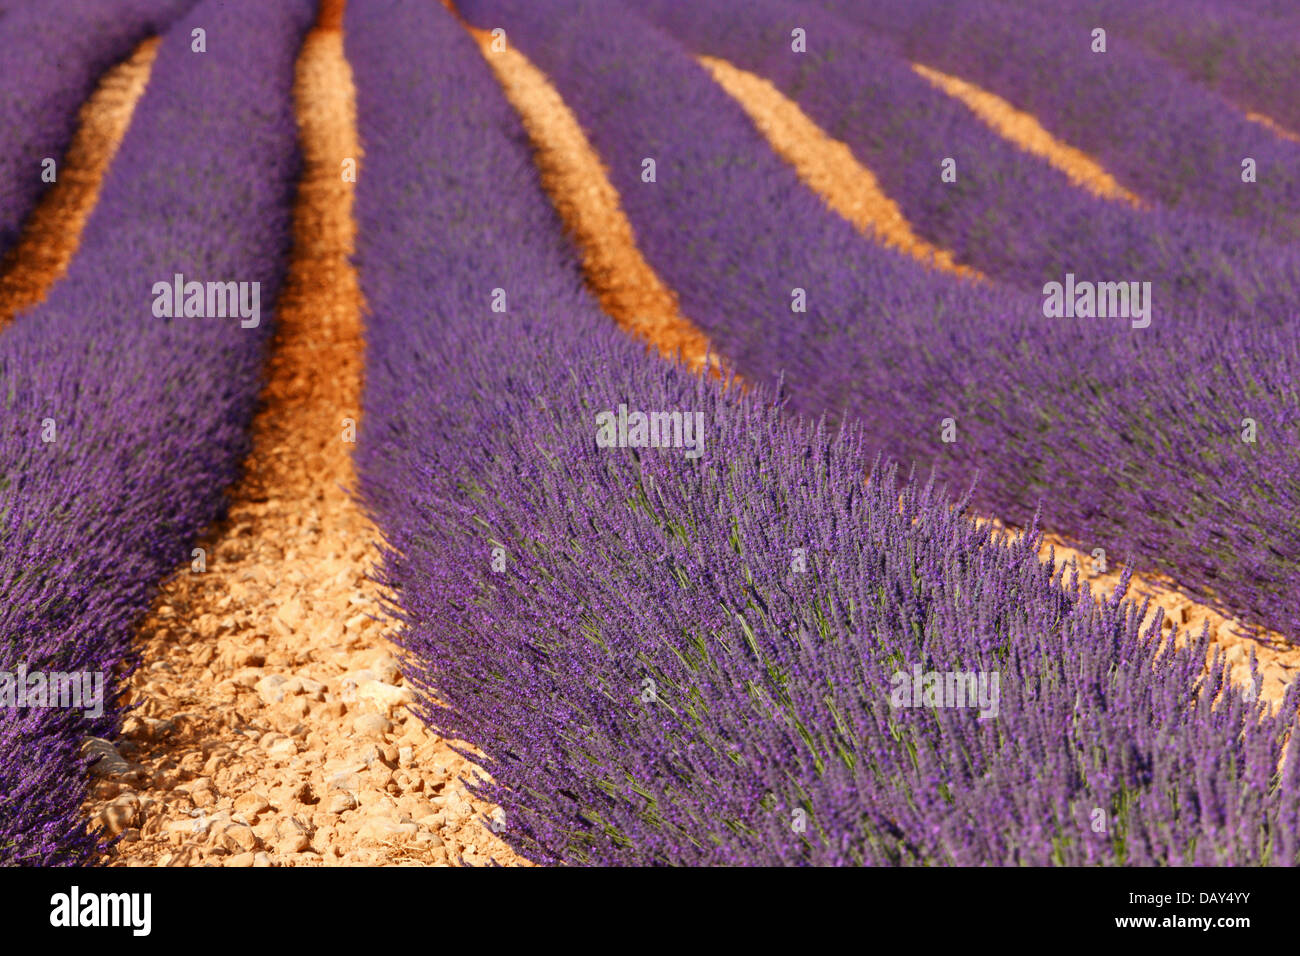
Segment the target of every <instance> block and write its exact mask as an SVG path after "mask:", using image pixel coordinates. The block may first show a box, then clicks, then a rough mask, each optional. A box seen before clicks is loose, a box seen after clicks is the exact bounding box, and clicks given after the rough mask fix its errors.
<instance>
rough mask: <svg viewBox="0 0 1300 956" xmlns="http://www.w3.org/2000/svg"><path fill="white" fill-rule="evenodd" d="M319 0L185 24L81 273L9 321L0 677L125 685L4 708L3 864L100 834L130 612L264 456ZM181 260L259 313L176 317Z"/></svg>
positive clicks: (0, 482)
mask: <svg viewBox="0 0 1300 956" xmlns="http://www.w3.org/2000/svg"><path fill="white" fill-rule="evenodd" d="M313 6H314V4H312V3H311V2H309V0H293V2H286V3H276V4H266V3H262V2H261V0H205V2H203V3H201V4H200V5H199V6H198V7H197V8H196V9H195V10H194V12H193V15H192V16H191V17H190V18H187V19H186V20H183V21H181V22H179V23H178V24H177V25H176V26H175V27H174V28H173V29H171V30H170V31H168V33H167V34H166V35H165V38H164V41H163V43H162V46H161V49H160V51H159V54H158V60H157V65H156V66H155V69H154V73H153V80H152V81H151V82H150V84H149V88H148V90H147V91H146V92H145V94H144V96H143V97H142V98H141V100H140V103H139V106H138V108H137V109H136V112H135V117H134V120H133V122H132V124H131V128H130V130H129V131H128V133H127V135H126V137H125V139H124V141H123V143H122V146H121V150H120V152H119V154H118V157H117V160H116V161H115V163H114V164H113V166H112V168H111V169H110V170H109V172H108V174H107V176H106V178H105V181H104V185H103V190H102V193H101V198H100V201H99V203H98V206H97V208H96V209H95V211H94V213H93V214H92V215H91V217H90V220H89V222H88V223H87V225H86V228H85V232H84V235H83V237H82V241H81V247H80V251H79V253H78V255H77V257H76V258H75V259H74V261H73V263H72V266H71V269H70V270H69V273H68V276H67V278H66V279H64V280H63V281H62V282H60V283H58V284H57V285H56V286H55V287H54V288H53V289H52V290H51V293H50V295H49V298H48V299H47V301H46V302H45V303H43V304H42V305H40V306H38V307H36V308H35V309H32V310H30V311H28V312H26V313H23V314H21V315H19V317H18V318H17V319H16V321H15V323H14V325H13V327H12V328H11V329H9V330H8V331H7V332H5V333H4V335H3V336H0V594H3V595H4V601H3V602H2V603H0V672H8V673H13V672H15V670H16V668H17V667H18V666H19V665H24V666H26V667H27V668H28V670H29V671H37V670H41V671H47V672H48V671H59V672H78V671H87V672H98V673H103V674H105V675H106V680H107V681H108V684H109V690H110V692H111V694H112V698H113V699H110V700H108V701H107V702H106V709H105V712H104V714H103V716H102V717H100V718H99V719H83V717H82V712H81V711H80V710H66V709H65V710H54V709H51V710H40V709H26V710H23V709H17V710H15V709H10V708H0V863H7V864H13V863H32V864H62V863H81V862H85V861H87V860H90V859H92V858H93V857H94V855H95V854H96V852H97V850H98V849H99V848H100V847H101V846H102V844H101V842H100V840H99V839H98V838H97V837H94V836H91V835H88V834H87V833H86V822H85V820H84V818H83V817H82V815H81V812H80V804H81V802H82V800H83V799H84V798H85V795H86V785H85V769H86V761H85V760H84V759H82V758H81V757H80V754H79V750H80V746H81V744H82V741H83V739H84V738H85V737H86V736H87V735H88V734H89V735H94V736H100V737H103V736H109V735H111V734H112V733H113V732H114V731H115V730H116V728H117V726H118V722H119V718H120V705H119V702H118V701H117V699H116V686H115V681H114V680H113V678H114V675H119V676H120V675H123V674H125V673H126V672H128V671H129V670H130V668H131V667H132V666H133V665H134V663H135V661H134V657H133V651H132V648H131V636H132V630H133V626H134V625H135V624H136V623H137V622H138V620H139V619H140V617H141V616H142V614H143V613H144V611H145V610H146V609H147V607H148V605H149V602H150V599H151V597H152V595H153V594H154V593H155V588H156V585H157V583H158V582H159V581H160V580H161V579H162V578H163V576H164V575H166V574H168V573H170V572H172V571H173V570H174V569H175V568H176V567H178V566H181V565H183V564H185V563H186V562H188V561H189V559H190V542H191V541H192V540H193V538H194V537H195V535H196V534H197V533H198V532H199V530H200V529H202V528H203V527H204V525H206V524H207V523H208V522H210V521H212V520H213V519H214V518H215V517H217V515H218V513H219V512H220V510H221V507H222V504H223V491H224V489H225V487H226V486H227V485H228V484H229V483H230V481H231V480H232V479H233V478H234V477H235V476H236V472H237V468H238V466H239V462H240V460H241V459H242V457H243V456H244V454H245V453H246V451H247V448H248V436H247V426H248V423H249V421H250V418H251V416H252V412H253V407H254V403H255V401H256V398H257V394H258V390H259V386H260V383H261V381H262V362H263V356H264V353H265V347H266V342H267V338H268V334H269V331H270V322H269V320H268V318H267V316H266V314H265V313H266V312H267V311H269V308H270V305H271V303H272V302H273V301H274V299H275V294H276V290H277V288H278V286H279V284H280V281H281V278H282V275H283V268H284V256H285V253H286V251H287V246H288V236H289V232H288V230H289V213H288V203H289V198H290V196H291V192H292V187H293V182H294V176H295V173H296V164H297V159H296V157H297V154H296V146H295V127H294V118H293V111H292V106H291V99H290V93H291V89H292V84H293V64H294V58H295V54H296V53H297V50H298V44H299V42H300V40H301V37H302V35H303V34H304V32H305V30H306V28H307V26H308V25H309V23H310V20H311V15H312V12H313ZM195 24H197V25H200V26H202V27H204V29H206V31H207V34H208V38H209V43H208V50H207V52H206V53H204V54H195V53H192V52H191V51H190V29H191V27H192V26H193V25H195ZM176 273H181V274H183V275H184V276H185V277H186V279H187V280H194V281H201V282H207V281H223V282H224V281H231V282H249V283H252V282H257V283H260V297H261V303H262V308H263V315H262V317H261V322H260V324H259V325H258V326H257V327H247V328H245V327H243V324H244V323H243V322H242V321H241V319H240V318H238V317H235V318H213V317H206V318H204V317H196V316H189V317H180V316H178V317H175V318H165V317H159V316H158V315H157V314H156V312H155V309H156V308H157V302H156V299H155V294H154V292H153V291H151V290H153V287H154V283H156V282H162V283H164V284H166V283H170V282H171V281H172V279H173V276H174V275H175V274H176ZM249 288H250V289H251V286H250V287H249ZM51 439H52V440H51Z"/></svg>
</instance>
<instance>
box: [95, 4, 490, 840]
mask: <svg viewBox="0 0 1300 956" xmlns="http://www.w3.org/2000/svg"><path fill="white" fill-rule="evenodd" d="M341 8H342V4H341V3H330V2H327V3H325V4H324V5H323V8H322V10H321V13H320V17H319V20H318V26H317V28H316V29H314V30H313V31H312V32H311V33H310V34H309V36H308V38H307V40H306V42H305V44H304V47H303V49H302V52H301V55H300V57H299V60H298V68H297V83H296V90H295V98H296V105H297V112H298V119H299V127H300V141H301V145H302V149H303V153H304V168H303V174H302V178H301V181H300V184H299V192H298V197H297V201H296V207H295V212H294V247H293V252H292V257H291V261H290V271H289V277H288V279H287V283H286V287H285V291H284V293H283V295H282V296H281V298H280V300H279V304H278V322H279V324H278V327H277V330H276V336H275V340H274V349H273V353H272V357H271V359H270V364H269V381H268V384H267V386H266V388H265V391H264V393H263V409H262V410H261V411H260V413H259V414H258V416H257V418H256V419H255V421H254V425H253V434H254V437H253V451H252V454H251V455H250V456H249V458H248V460H247V462H246V474H245V476H244V478H243V479H242V480H241V482H240V483H239V484H238V486H237V487H236V488H235V490H234V492H233V497H232V503H231V507H230V511H229V516H228V519H227V520H226V521H224V522H223V523H221V524H220V525H219V526H218V527H216V528H214V529H213V530H212V531H210V533H209V534H208V536H207V537H206V538H205V539H204V540H203V541H202V542H200V544H201V546H202V548H203V549H204V551H205V552H206V571H205V572H204V573H191V571H192V569H191V568H190V567H185V568H182V569H180V571H179V573H178V574H177V575H176V576H175V577H174V578H173V579H172V580H171V581H170V582H169V583H168V584H167V585H166V587H165V588H164V590H163V593H162V594H161V596H160V597H159V599H158V601H157V602H156V603H155V605H154V607H153V610H152V612H151V614H150V615H149V618H148V620H147V621H146V622H145V624H144V626H143V627H142V629H141V632H140V637H139V642H140V645H141V648H140V652H141V655H142V656H143V658H144V660H145V661H147V662H148V663H147V665H146V666H145V667H144V668H143V669H141V670H140V671H139V672H138V673H137V675H136V677H135V678H134V680H133V681H132V685H131V693H132V698H133V700H134V701H135V702H136V703H138V704H139V705H140V708H139V709H138V710H137V711H135V715H134V716H133V717H132V718H130V719H129V720H128V721H127V725H126V728H125V733H124V737H125V740H124V742H123V743H122V744H121V746H120V749H121V750H122V752H123V754H124V755H125V756H126V757H127V758H128V759H129V761H130V765H131V769H130V771H129V772H128V773H127V775H126V776H125V777H119V778H118V779H115V780H114V779H109V780H104V781H101V783H99V784H98V787H97V789H96V791H95V792H96V797H97V802H96V804H95V806H94V808H93V810H94V812H95V813H96V814H97V816H98V817H99V819H101V820H102V821H104V822H105V823H106V824H107V825H108V826H109V828H110V829H113V830H115V831H117V830H124V831H126V833H127V838H126V839H125V840H123V841H122V842H120V843H118V844H117V847H116V849H115V851H114V852H113V854H112V856H111V860H110V862H111V863H112V864H114V865H127V866H136V865H170V866H180V865H198V864H204V863H218V864H224V865H228V866H241V865H242V866H253V865H282V866H319V865H324V864H368V865H379V864H402V863H411V864H416V863H432V864H435V865H443V864H446V863H448V862H451V863H455V862H458V861H461V860H462V859H463V860H464V861H469V862H476V863H487V862H488V861H489V860H490V859H493V858H495V859H496V860H498V861H501V862H509V861H511V860H512V859H513V856H512V854H511V853H510V852H509V851H508V850H507V849H505V848H504V846H503V845H501V844H499V843H498V842H497V841H496V838H495V837H494V836H493V835H492V833H491V832H489V830H488V829H487V828H485V827H484V826H483V825H482V823H481V822H480V819H476V817H481V815H482V813H483V812H484V808H483V807H482V805H481V803H480V802H479V801H476V800H474V799H472V798H470V796H469V795H468V794H467V793H466V792H465V789H464V788H463V786H462V785H461V784H460V783H459V782H458V780H457V777H458V775H461V774H465V775H467V776H469V775H472V773H473V768H472V767H471V766H470V765H469V764H468V763H467V762H466V761H465V759H464V758H462V757H461V756H459V755H458V754H456V753H455V752H454V751H452V749H451V748H450V746H449V744H448V743H447V742H446V741H444V740H441V739H439V738H437V737H435V736H434V735H433V734H432V733H431V732H430V731H429V730H428V729H427V728H426V727H425V725H424V723H423V722H422V721H421V720H420V719H419V718H417V717H416V716H415V715H414V714H412V713H410V712H409V711H408V709H407V707H406V704H407V703H408V702H410V701H412V700H414V694H413V692H412V691H411V689H410V688H408V687H407V686H405V683H404V681H403V678H402V677H401V674H400V672H399V670H398V667H397V661H396V660H395V658H394V656H393V653H392V651H391V650H390V648H389V647H388V646H387V645H386V644H385V643H384V640H383V637H382V635H383V628H382V626H381V624H380V623H379V621H378V620H377V618H378V617H379V616H380V613H381V610H380V605H381V602H382V601H383V598H384V596H383V595H382V594H381V593H380V590H379V588H378V586H377V585H375V584H374V583H373V582H372V581H371V580H370V579H369V578H368V571H369V569H370V568H371V567H372V565H373V564H374V563H375V562H376V560H377V558H378V553H377V546H376V543H375V542H376V541H377V540H378V538H379V534H378V532H377V531H376V529H375V528H374V526H373V525H372V524H371V523H370V522H369V520H368V519H367V518H366V517H365V516H364V515H363V514H362V512H361V510H360V509H359V507H358V506H357V505H356V503H355V502H354V500H353V499H352V497H351V496H350V495H349V493H348V491H347V489H348V488H350V487H351V486H352V485H353V483H354V475H353V470H352V462H351V456H350V452H351V450H352V448H353V447H354V445H353V444H351V443H350V440H351V438H352V435H353V428H354V426H355V422H356V419H357V418H358V414H359V408H360V392H361V387H362V377H363V351H364V347H363V340H362V317H361V310H362V297H361V293H360V289H359V286H358V283H357V277H356V274H355V271H354V269H353V267H352V265H351V263H350V262H349V258H348V257H349V255H350V254H351V252H352V249H353V241H354V233H355V226H354V222H353V218H352V202H353V189H354V187H353V184H352V183H351V182H348V181H345V178H344V176H343V169H344V164H345V162H347V161H349V160H358V159H359V152H360V151H359V146H358V141H357V136H356V122H355V107H354V100H353V90H352V80H351V72H350V70H349V67H348V64H347V62H346V60H345V58H344V55H343V42H342V34H341V32H340V26H341V13H342V9H341Z"/></svg>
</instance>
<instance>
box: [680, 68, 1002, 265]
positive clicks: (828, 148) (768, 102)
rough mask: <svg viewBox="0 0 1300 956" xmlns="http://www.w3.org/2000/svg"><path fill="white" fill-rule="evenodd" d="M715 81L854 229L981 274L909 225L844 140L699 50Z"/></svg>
mask: <svg viewBox="0 0 1300 956" xmlns="http://www.w3.org/2000/svg"><path fill="white" fill-rule="evenodd" d="M699 61H700V63H701V64H703V66H704V68H705V69H707V70H708V71H709V72H710V73H711V74H712V75H713V79H714V82H716V83H717V84H718V85H719V86H721V87H722V88H723V89H724V90H726V91H727V93H729V94H730V95H731V97H732V99H734V100H735V101H736V102H737V103H738V104H739V105H740V108H741V109H743V110H744V111H745V112H746V113H747V114H748V116H749V118H750V120H751V121H753V123H754V125H755V126H756V127H757V128H758V130H759V132H761V133H762V134H763V135H764V136H765V137H766V138H767V141H768V143H769V144H770V145H771V147H772V149H773V150H775V152H776V153H777V155H779V156H780V157H781V158H782V159H784V160H785V161H786V162H787V163H789V164H790V165H791V166H793V167H794V168H795V171H796V172H797V173H798V174H799V178H800V179H802V180H803V181H804V183H806V184H807V185H808V187H809V188H810V189H812V190H813V191H814V192H815V193H817V194H818V195H819V196H821V197H822V199H823V200H824V201H825V202H826V204H827V205H829V206H830V207H831V209H833V210H834V211H835V212H837V213H839V215H840V216H841V217H843V218H844V219H847V220H848V221H849V222H851V223H852V224H853V225H854V227H856V228H857V230H858V231H859V232H862V233H865V234H866V235H868V236H870V237H872V238H874V239H875V240H876V241H877V242H880V243H881V244H883V245H886V246H889V247H890V248H893V249H898V250H900V251H902V252H905V253H907V254H908V255H910V256H912V257H913V258H915V259H919V260H920V261H921V262H924V263H926V264H927V265H929V266H931V267H933V268H937V269H942V270H943V271H945V272H951V273H953V274H954V275H960V276H967V277H972V278H983V276H982V275H981V274H980V272H979V271H978V270H976V269H974V268H972V267H970V266H967V265H962V264H960V263H958V262H957V261H956V260H955V259H954V258H953V255H952V253H951V252H949V251H948V250H947V249H940V248H939V247H938V246H935V245H933V244H931V243H929V242H927V241H926V240H925V239H922V238H921V237H920V236H918V235H917V234H916V233H915V232H913V231H912V225H911V223H909V222H908V221H907V217H906V216H904V215H903V210H902V209H900V208H899V207H898V204H897V203H895V202H894V201H893V200H892V199H890V198H889V196H888V195H886V193H885V191H884V189H882V188H881V186H880V183H879V182H878V181H877V180H876V177H875V174H874V173H872V172H871V170H869V169H867V167H865V166H863V165H862V164H861V163H859V162H858V161H857V160H856V159H855V158H854V156H853V151H852V150H851V149H849V147H848V145H847V144H845V143H842V142H840V141H839V140H836V139H832V138H831V137H830V136H828V135H827V134H826V133H825V132H824V131H823V130H822V128H821V127H820V126H818V125H817V124H816V123H814V122H813V121H812V120H811V119H809V117H808V116H807V114H805V113H804V111H803V110H802V109H800V108H799V106H798V105H797V104H796V103H795V102H794V101H793V100H790V99H788V98H786V97H785V96H783V95H782V94H781V93H780V91H778V90H777V88H776V87H775V86H774V85H773V84H772V83H771V82H770V81H769V80H767V79H764V78H763V77H761V76H757V75H755V74H753V73H750V72H748V71H746V70H742V69H740V68H739V67H736V66H733V65H732V64H730V63H728V62H727V61H726V60H720V59H718V58H717V57H711V56H701V57H699Z"/></svg>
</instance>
